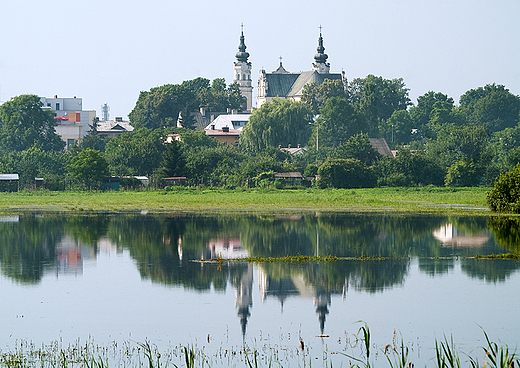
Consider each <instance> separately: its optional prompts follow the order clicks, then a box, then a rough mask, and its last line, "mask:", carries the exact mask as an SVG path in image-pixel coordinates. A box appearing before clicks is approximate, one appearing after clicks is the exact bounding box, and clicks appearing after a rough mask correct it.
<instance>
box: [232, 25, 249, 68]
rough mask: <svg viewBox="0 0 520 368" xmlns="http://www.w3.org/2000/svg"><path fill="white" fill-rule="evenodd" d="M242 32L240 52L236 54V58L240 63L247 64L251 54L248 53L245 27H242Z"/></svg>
mask: <svg viewBox="0 0 520 368" xmlns="http://www.w3.org/2000/svg"><path fill="white" fill-rule="evenodd" d="M241 27H242V32H241V34H240V44H239V45H238V52H237V53H236V55H235V57H236V58H237V60H238V61H242V62H245V63H247V58H248V57H249V52H246V43H245V41H246V38H245V37H244V25H243V24H242V25H241Z"/></svg>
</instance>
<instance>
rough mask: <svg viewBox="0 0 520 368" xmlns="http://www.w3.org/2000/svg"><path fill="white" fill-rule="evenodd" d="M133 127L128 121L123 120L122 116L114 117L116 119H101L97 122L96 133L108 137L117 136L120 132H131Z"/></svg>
mask: <svg viewBox="0 0 520 368" xmlns="http://www.w3.org/2000/svg"><path fill="white" fill-rule="evenodd" d="M133 130H134V127H133V126H131V125H130V122H129V121H124V120H123V118H122V117H116V120H101V121H98V123H97V133H98V134H99V135H103V136H107V137H109V138H113V137H117V136H119V135H121V134H122V133H126V132H131V131H133Z"/></svg>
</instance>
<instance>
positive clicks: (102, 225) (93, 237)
mask: <svg viewBox="0 0 520 368" xmlns="http://www.w3.org/2000/svg"><path fill="white" fill-rule="evenodd" d="M109 222H110V217H108V216H107V215H103V214H100V215H91V216H73V217H69V218H68V221H67V222H66V227H65V231H66V232H67V233H68V234H69V235H71V236H72V238H73V239H74V240H76V241H78V242H80V243H83V244H86V245H88V246H91V247H93V248H94V250H96V249H97V245H98V242H99V239H101V237H103V236H104V235H106V233H107V231H108V226H109Z"/></svg>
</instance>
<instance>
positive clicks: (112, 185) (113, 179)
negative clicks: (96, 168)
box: [103, 176, 121, 190]
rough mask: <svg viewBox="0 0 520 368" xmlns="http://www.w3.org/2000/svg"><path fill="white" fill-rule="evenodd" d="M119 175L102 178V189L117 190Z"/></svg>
mask: <svg viewBox="0 0 520 368" xmlns="http://www.w3.org/2000/svg"><path fill="white" fill-rule="evenodd" d="M120 181H121V179H120V178H119V176H107V177H105V178H103V190H119V182H120Z"/></svg>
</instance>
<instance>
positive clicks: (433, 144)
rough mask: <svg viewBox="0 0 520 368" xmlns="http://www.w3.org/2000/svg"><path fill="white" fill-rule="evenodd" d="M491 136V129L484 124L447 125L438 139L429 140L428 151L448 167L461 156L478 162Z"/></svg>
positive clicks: (431, 156)
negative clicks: (483, 125)
mask: <svg viewBox="0 0 520 368" xmlns="http://www.w3.org/2000/svg"><path fill="white" fill-rule="evenodd" d="M489 136H490V134H489V130H488V129H486V128H484V127H482V126H469V125H463V126H455V125H447V126H445V127H443V128H442V129H441V130H440V132H439V133H438V137H437V140H436V141H434V140H432V141H429V142H428V144H427V145H426V151H427V154H428V156H429V157H430V158H432V159H434V160H437V161H438V162H439V163H440V164H441V166H443V167H445V168H446V169H447V168H448V167H450V166H451V165H452V164H453V163H454V162H455V161H457V160H459V159H461V158H467V159H473V160H474V161H475V164H477V163H478V160H479V155H480V153H481V151H482V150H483V149H484V148H485V147H486V145H487V142H488V140H489Z"/></svg>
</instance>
